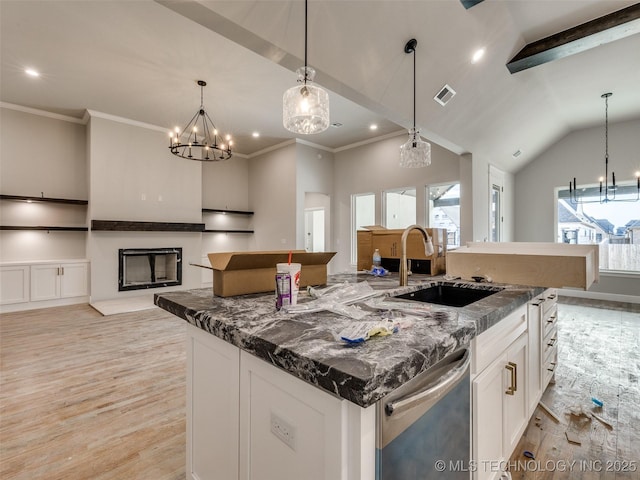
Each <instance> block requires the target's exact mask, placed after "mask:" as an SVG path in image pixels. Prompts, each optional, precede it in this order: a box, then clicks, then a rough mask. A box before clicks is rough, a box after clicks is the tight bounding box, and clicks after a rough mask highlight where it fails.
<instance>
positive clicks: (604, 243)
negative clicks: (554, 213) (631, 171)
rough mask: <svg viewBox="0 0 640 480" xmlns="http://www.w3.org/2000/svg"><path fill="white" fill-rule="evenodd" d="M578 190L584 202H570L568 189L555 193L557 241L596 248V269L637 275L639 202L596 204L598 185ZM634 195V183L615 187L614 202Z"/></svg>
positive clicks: (639, 248) (639, 236) (598, 195)
mask: <svg viewBox="0 0 640 480" xmlns="http://www.w3.org/2000/svg"><path fill="white" fill-rule="evenodd" d="M625 187H630V188H629V189H627V188H625ZM578 190H579V192H580V200H581V201H583V202H584V203H577V204H576V203H574V202H572V201H571V199H570V198H569V189H568V188H560V189H558V190H557V191H556V204H557V208H558V224H557V241H558V242H559V243H560V242H562V243H573V244H597V245H599V250H600V270H605V271H623V272H633V273H640V203H638V202H620V201H615V202H608V203H600V188H599V186H585V187H580V186H578ZM636 195H637V193H636V191H635V184H633V185H631V184H619V185H618V191H617V192H616V198H617V199H625V198H626V199H632V198H636Z"/></svg>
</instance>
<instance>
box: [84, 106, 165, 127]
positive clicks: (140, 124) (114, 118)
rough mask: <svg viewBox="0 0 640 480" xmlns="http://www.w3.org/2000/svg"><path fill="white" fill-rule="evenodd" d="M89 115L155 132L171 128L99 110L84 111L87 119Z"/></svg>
mask: <svg viewBox="0 0 640 480" xmlns="http://www.w3.org/2000/svg"><path fill="white" fill-rule="evenodd" d="M90 117H96V118H102V119H104V120H110V121H112V122H118V123H124V124H126V125H132V126H134V127H140V128H146V129H147V130H154V131H156V132H163V133H167V132H169V131H170V130H171V129H170V128H167V127H160V126H158V125H153V124H151V123H145V122H139V121H138V120H131V119H130V118H125V117H119V116H117V115H111V114H110V113H104V112H99V111H97V110H89V109H87V112H86V113H85V118H87V121H88V119H89V118H90Z"/></svg>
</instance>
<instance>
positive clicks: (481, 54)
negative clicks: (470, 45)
mask: <svg viewBox="0 0 640 480" xmlns="http://www.w3.org/2000/svg"><path fill="white" fill-rule="evenodd" d="M484 52H485V49H484V48H479V49H478V50H476V51H475V52H474V54H473V56H472V57H471V63H478V62H479V61H480V60H482V57H484Z"/></svg>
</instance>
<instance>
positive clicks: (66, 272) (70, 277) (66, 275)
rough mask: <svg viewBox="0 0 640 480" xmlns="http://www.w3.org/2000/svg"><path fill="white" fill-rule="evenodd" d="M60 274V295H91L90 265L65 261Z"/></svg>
mask: <svg viewBox="0 0 640 480" xmlns="http://www.w3.org/2000/svg"><path fill="white" fill-rule="evenodd" d="M60 268H61V273H62V275H61V276H60V297H61V298H68V297H83V296H85V295H89V282H88V278H89V265H88V264H87V263H84V262H83V263H63V264H62V265H61V266H60Z"/></svg>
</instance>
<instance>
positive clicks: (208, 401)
mask: <svg viewBox="0 0 640 480" xmlns="http://www.w3.org/2000/svg"><path fill="white" fill-rule="evenodd" d="M239 398H240V350H239V349H238V348H237V347H235V346H233V345H231V344H229V343H226V342H224V341H223V340H220V339H219V338H217V337H215V336H213V335H211V334H209V333H207V332H205V331H202V330H200V329H199V328H197V327H194V326H192V325H187V480H208V479H218V478H219V479H225V480H237V479H238V438H239V432H238V425H239V412H240V410H239V408H240V407H239Z"/></svg>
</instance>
